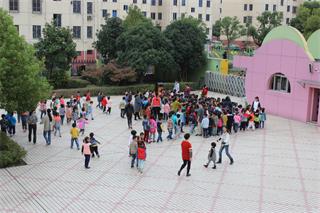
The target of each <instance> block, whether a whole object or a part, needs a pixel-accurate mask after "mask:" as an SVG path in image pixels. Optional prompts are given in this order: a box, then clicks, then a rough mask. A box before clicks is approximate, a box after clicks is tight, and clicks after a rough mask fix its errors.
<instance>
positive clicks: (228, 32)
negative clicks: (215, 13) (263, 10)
mask: <svg viewBox="0 0 320 213" xmlns="http://www.w3.org/2000/svg"><path fill="white" fill-rule="evenodd" d="M221 35H224V36H226V39H227V48H228V49H230V45H231V43H232V42H233V41H235V40H236V39H237V38H240V37H241V36H242V35H245V30H244V27H243V25H241V24H240V21H239V20H238V18H237V17H229V16H226V17H224V18H223V19H222V20H221Z"/></svg>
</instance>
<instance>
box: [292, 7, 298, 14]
mask: <svg viewBox="0 0 320 213" xmlns="http://www.w3.org/2000/svg"><path fill="white" fill-rule="evenodd" d="M292 13H293V14H296V13H297V7H296V6H292Z"/></svg>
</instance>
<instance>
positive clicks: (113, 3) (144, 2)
mask: <svg viewBox="0 0 320 213" xmlns="http://www.w3.org/2000/svg"><path fill="white" fill-rule="evenodd" d="M302 2H303V0H266V1H261V0H0V7H1V8H4V9H5V10H7V11H9V14H10V15H11V16H12V17H13V21H14V24H15V25H16V26H17V29H18V31H19V34H20V35H23V36H24V37H25V38H26V40H27V41H28V42H29V43H35V42H37V41H38V39H39V38H40V37H41V36H42V30H43V28H44V26H45V24H46V23H48V22H51V21H53V20H54V22H55V23H56V25H58V26H62V27H69V28H70V29H71V31H72V32H73V37H74V41H75V43H76V44H77V51H78V57H77V58H76V59H75V60H74V62H73V64H74V67H77V68H78V67H80V66H85V65H86V64H91V63H95V61H96V58H97V52H96V51H95V49H94V48H93V46H92V44H93V43H94V42H95V41H96V32H97V31H98V30H99V29H100V27H101V25H102V24H104V23H105V20H104V19H105V17H106V16H111V17H120V18H121V19H124V18H125V17H126V15H127V11H128V8H129V7H130V6H131V5H136V6H138V7H139V8H140V9H141V11H142V13H143V14H144V15H145V16H146V17H148V18H151V19H152V20H153V22H154V23H155V24H156V25H158V26H159V27H161V29H165V27H166V26H167V25H169V24H170V23H171V22H172V21H174V20H177V19H179V18H181V17H184V16H192V17H195V18H198V19H200V20H202V21H203V23H204V24H205V25H206V31H207V35H208V38H209V39H210V38H211V35H212V25H213V24H214V23H215V21H217V20H219V19H221V18H223V17H225V16H237V17H238V18H239V20H240V21H242V22H243V23H250V22H252V23H253V24H255V23H256V17H257V16H259V15H260V14H261V13H262V12H263V11H281V12H283V14H284V24H285V23H288V22H289V21H290V19H291V18H293V17H294V16H295V14H296V11H297V7H298V6H299V4H301V3H302Z"/></svg>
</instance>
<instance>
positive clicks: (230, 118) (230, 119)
mask: <svg viewBox="0 0 320 213" xmlns="http://www.w3.org/2000/svg"><path fill="white" fill-rule="evenodd" d="M227 118H228V120H227V126H226V127H227V130H228V131H229V132H231V129H232V127H233V123H234V119H233V113H232V112H231V111H230V110H227Z"/></svg>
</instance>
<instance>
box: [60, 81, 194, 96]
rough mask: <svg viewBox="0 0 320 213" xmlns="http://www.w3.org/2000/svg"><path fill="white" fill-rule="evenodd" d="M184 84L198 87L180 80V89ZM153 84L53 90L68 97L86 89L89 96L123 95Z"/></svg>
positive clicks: (152, 87)
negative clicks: (101, 94) (100, 94)
mask: <svg viewBox="0 0 320 213" xmlns="http://www.w3.org/2000/svg"><path fill="white" fill-rule="evenodd" d="M163 85H164V88H165V89H166V90H172V89H173V85H174V83H163ZM186 85H189V86H190V87H191V88H192V89H193V90H197V89H199V85H198V83H195V82H181V83H180V89H184V88H185V86H186ZM154 86H155V85H154V84H138V85H129V86H105V87H99V86H91V87H85V88H77V89H58V90H54V92H56V93H57V96H60V95H63V96H65V97H70V96H71V95H74V94H76V93H77V91H79V92H80V94H85V93H86V92H87V91H90V93H91V96H97V95H98V93H99V92H102V93H103V94H105V95H123V94H124V93H125V92H127V91H132V92H137V91H139V92H145V91H147V90H154Z"/></svg>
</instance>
